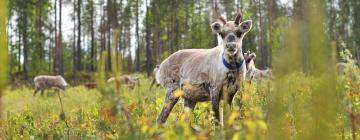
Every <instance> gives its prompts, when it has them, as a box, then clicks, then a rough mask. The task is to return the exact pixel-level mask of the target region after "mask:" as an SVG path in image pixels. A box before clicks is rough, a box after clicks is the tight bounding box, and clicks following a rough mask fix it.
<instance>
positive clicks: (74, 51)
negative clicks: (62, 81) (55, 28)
mask: <svg viewBox="0 0 360 140" xmlns="http://www.w3.org/2000/svg"><path fill="white" fill-rule="evenodd" d="M73 7H74V17H73V18H74V29H73V34H74V37H73V39H74V42H73V47H72V57H73V72H74V73H76V72H77V67H76V64H77V62H76V59H77V57H76V43H77V42H76V1H75V0H74V2H73Z"/></svg>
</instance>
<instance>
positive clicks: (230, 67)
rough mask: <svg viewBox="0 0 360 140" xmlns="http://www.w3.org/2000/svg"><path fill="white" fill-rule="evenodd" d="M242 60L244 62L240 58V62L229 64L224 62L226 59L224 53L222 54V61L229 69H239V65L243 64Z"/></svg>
mask: <svg viewBox="0 0 360 140" xmlns="http://www.w3.org/2000/svg"><path fill="white" fill-rule="evenodd" d="M243 62H244V60H241V59H240V62H238V61H236V63H235V64H230V63H228V62H226V60H225V58H224V54H223V55H222V63H223V64H224V66H225V67H226V68H228V69H229V70H237V69H239V68H240V67H241V65H242V64H243Z"/></svg>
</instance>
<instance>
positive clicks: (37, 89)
mask: <svg viewBox="0 0 360 140" xmlns="http://www.w3.org/2000/svg"><path fill="white" fill-rule="evenodd" d="M39 90H40V88H38V87H37V88H36V89H35V91H34V95H33V96H34V97H35V95H36V93H37V92H39Z"/></svg>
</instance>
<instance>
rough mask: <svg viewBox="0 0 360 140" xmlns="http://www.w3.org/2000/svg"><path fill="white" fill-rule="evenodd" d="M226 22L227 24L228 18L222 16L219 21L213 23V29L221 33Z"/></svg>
mask: <svg viewBox="0 0 360 140" xmlns="http://www.w3.org/2000/svg"><path fill="white" fill-rule="evenodd" d="M225 24H226V19H225V18H224V17H222V16H220V17H219V19H218V20H217V21H215V22H214V23H213V24H211V29H212V30H213V31H214V32H215V33H220V32H221V31H222V28H223V26H224V25H225Z"/></svg>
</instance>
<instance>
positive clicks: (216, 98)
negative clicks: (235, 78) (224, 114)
mask: <svg viewBox="0 0 360 140" xmlns="http://www.w3.org/2000/svg"><path fill="white" fill-rule="evenodd" d="M220 87H222V86H220ZM220 89H221V88H220ZM210 97H211V104H212V109H213V111H214V117H215V119H216V122H215V125H219V122H220V113H219V105H220V90H219V88H216V87H215V88H213V89H211V90H210Z"/></svg>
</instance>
